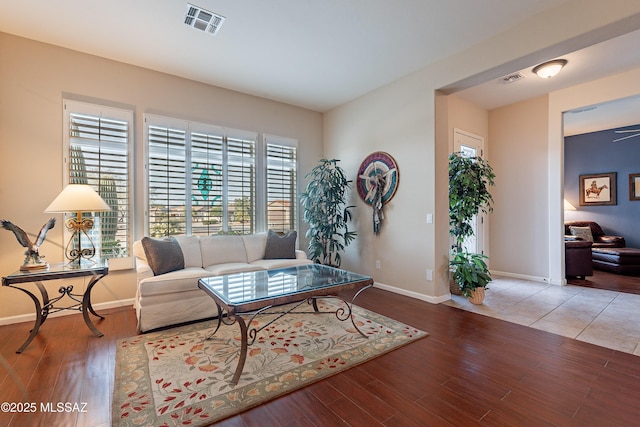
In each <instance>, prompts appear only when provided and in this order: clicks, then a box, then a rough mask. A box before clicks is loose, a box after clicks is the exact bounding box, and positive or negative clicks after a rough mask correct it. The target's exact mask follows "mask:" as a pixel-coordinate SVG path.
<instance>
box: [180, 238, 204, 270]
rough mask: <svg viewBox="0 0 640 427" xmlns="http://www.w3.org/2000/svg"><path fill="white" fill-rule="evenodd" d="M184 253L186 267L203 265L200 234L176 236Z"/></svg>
mask: <svg viewBox="0 0 640 427" xmlns="http://www.w3.org/2000/svg"><path fill="white" fill-rule="evenodd" d="M175 238H176V240H177V241H178V243H180V249H182V255H183V256H184V267H185V268H189V267H202V253H201V252H200V238H199V237H198V236H175Z"/></svg>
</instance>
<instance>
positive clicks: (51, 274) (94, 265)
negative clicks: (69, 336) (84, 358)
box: [2, 261, 109, 353]
mask: <svg viewBox="0 0 640 427" xmlns="http://www.w3.org/2000/svg"><path fill="white" fill-rule="evenodd" d="M107 274H109V267H108V265H107V262H106V261H94V262H85V261H83V262H82V263H81V264H79V265H78V264H65V263H59V264H52V265H50V266H49V267H48V268H47V269H46V270H45V269H43V270H31V271H17V272H15V273H13V274H11V275H9V276H6V277H3V278H2V286H8V287H10V288H14V289H18V290H20V291H22V292H24V293H25V294H27V295H29V297H30V298H31V299H32V300H33V303H34V305H35V308H36V323H35V325H34V326H33V329H32V330H31V334H30V335H29V338H27V340H26V341H25V342H24V344H22V346H21V347H20V348H19V349H18V350H17V351H16V353H22V351H23V350H24V349H25V348H27V346H28V345H29V344H30V343H31V341H32V340H33V339H34V338H35V336H36V334H37V333H38V330H39V329H40V326H41V325H42V324H43V323H44V322H45V320H47V317H48V316H49V314H51V313H56V312H58V311H62V310H78V311H81V312H82V316H83V317H84V323H86V324H87V327H88V328H89V329H90V330H91V332H93V333H94V335H96V336H97V337H101V336H103V335H104V334H103V333H102V332H100V331H99V330H98V329H97V328H96V327H95V326H94V324H93V322H92V321H91V319H90V318H89V312H91V314H93V315H94V316H97V317H99V318H100V319H104V317H103V316H100V315H99V314H98V313H96V312H95V311H94V309H93V307H92V306H91V290H92V289H93V287H94V286H95V285H96V283H98V281H99V280H100V279H102V278H103V277H104V276H106V275H107ZM75 277H91V280H90V281H89V284H88V285H87V288H86V289H85V291H84V292H83V293H81V294H77V293H73V285H69V286H60V288H59V289H58V292H59V293H60V295H59V296H56V297H55V298H52V299H49V294H48V292H47V288H45V286H44V285H43V284H42V282H44V281H47V280H57V279H62V280H66V279H72V278H75ZM31 282H32V283H35V285H36V286H37V287H38V289H39V290H40V296H41V299H42V302H40V300H39V299H38V297H36V296H35V295H34V294H33V293H32V292H30V291H29V290H28V289H26V288H23V287H19V286H16V285H19V284H20V283H31ZM65 296H67V297H68V298H70V299H71V300H72V301H73V303H72V304H71V305H68V306H65V307H59V306H56V305H55V304H56V303H57V302H58V301H60V300H61V299H62V298H64V297H65Z"/></svg>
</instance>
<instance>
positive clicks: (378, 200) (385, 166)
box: [357, 151, 400, 234]
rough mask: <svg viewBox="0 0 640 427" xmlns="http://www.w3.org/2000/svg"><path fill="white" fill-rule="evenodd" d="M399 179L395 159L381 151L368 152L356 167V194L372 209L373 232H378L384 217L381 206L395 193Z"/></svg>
mask: <svg viewBox="0 0 640 427" xmlns="http://www.w3.org/2000/svg"><path fill="white" fill-rule="evenodd" d="M399 181H400V172H399V171H398V165H397V163H396V161H395V160H394V158H393V157H391V156H390V155H389V154H388V153H385V152H383V151H376V152H375V153H371V154H369V155H368V156H367V157H366V158H365V159H364V161H363V162H362V164H361V165H360V168H359V169H358V181H357V188H358V194H359V195H360V198H362V200H363V201H364V202H365V203H366V204H368V205H371V207H372V209H373V232H374V233H375V234H378V233H380V228H381V226H382V221H383V219H384V213H383V210H382V208H383V206H384V205H385V204H386V203H388V202H389V201H390V200H391V199H392V198H393V196H394V195H395V194H396V190H397V189H398V183H399Z"/></svg>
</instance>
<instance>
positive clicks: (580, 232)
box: [569, 226, 593, 242]
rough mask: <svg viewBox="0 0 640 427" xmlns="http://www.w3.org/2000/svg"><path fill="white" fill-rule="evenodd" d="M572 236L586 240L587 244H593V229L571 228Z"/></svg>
mask: <svg viewBox="0 0 640 427" xmlns="http://www.w3.org/2000/svg"><path fill="white" fill-rule="evenodd" d="M569 230H571V235H572V236H576V237H579V238H581V239H582V240H584V241H585V242H593V235H592V234H591V227H573V226H572V227H569Z"/></svg>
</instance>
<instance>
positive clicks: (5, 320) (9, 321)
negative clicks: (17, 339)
mask: <svg viewBox="0 0 640 427" xmlns="http://www.w3.org/2000/svg"><path fill="white" fill-rule="evenodd" d="M133 302H134V299H133V298H131V299H124V300H118V301H109V302H103V303H100V304H92V305H93V309H94V310H96V311H97V310H105V309H108V308H117V307H126V306H129V305H131V306H132V305H133ZM70 314H80V311H77V310H62V311H58V312H55V313H51V314H50V315H49V317H51V318H53V317H60V316H68V315H70ZM35 320H36V315H35V313H33V314H21V315H18V316H10V317H0V326H4V325H13V324H14V323H22V322H35Z"/></svg>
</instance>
